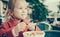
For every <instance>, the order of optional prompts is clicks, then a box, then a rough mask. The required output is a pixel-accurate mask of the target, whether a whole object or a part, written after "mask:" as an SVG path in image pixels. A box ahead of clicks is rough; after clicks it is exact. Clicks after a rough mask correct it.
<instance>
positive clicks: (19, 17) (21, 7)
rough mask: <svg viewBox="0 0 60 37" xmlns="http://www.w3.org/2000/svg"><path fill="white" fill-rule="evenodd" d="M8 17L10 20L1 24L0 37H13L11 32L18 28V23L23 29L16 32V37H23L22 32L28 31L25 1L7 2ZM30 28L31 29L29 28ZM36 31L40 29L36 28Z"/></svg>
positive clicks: (12, 0) (13, 0)
mask: <svg viewBox="0 0 60 37" xmlns="http://www.w3.org/2000/svg"><path fill="white" fill-rule="evenodd" d="M9 3H10V4H11V5H10V4H9V5H10V6H9V13H10V14H9V15H10V16H11V18H10V20H9V21H7V22H4V23H2V25H1V26H0V37H2V35H4V36H6V37H15V36H14V35H13V33H12V30H13V29H14V28H15V29H16V28H17V26H20V24H19V23H21V22H23V24H24V27H23V29H22V30H21V29H20V30H18V31H17V32H18V37H23V34H22V33H23V32H26V31H30V30H31V29H29V25H28V24H29V23H30V22H27V21H26V19H25V18H26V16H27V14H28V10H29V7H28V4H27V3H26V1H25V0H9ZM30 28H31V27H30ZM35 30H36V31H40V29H39V28H38V27H37V26H36V27H35Z"/></svg>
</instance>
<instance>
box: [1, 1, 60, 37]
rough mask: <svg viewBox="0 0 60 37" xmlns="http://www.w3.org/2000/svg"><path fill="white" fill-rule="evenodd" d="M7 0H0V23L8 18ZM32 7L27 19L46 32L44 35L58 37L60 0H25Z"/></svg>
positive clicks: (59, 30)
mask: <svg viewBox="0 0 60 37" xmlns="http://www.w3.org/2000/svg"><path fill="white" fill-rule="evenodd" d="M8 2H9V0H0V24H1V23H2V22H6V21H7V20H8V16H6V14H5V13H6V12H7V10H8ZM26 2H27V3H29V6H30V8H31V9H32V11H30V12H32V13H31V14H28V16H27V19H28V20H29V21H30V22H33V23H36V25H37V26H38V27H39V28H40V29H41V30H42V31H45V32H46V36H45V37H60V0H26Z"/></svg>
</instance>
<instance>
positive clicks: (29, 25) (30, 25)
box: [28, 23, 36, 31]
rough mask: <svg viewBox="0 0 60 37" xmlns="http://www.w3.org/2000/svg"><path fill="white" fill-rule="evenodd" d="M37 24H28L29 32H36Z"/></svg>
mask: <svg viewBox="0 0 60 37" xmlns="http://www.w3.org/2000/svg"><path fill="white" fill-rule="evenodd" d="M35 25H36V24H35V23H29V24H28V27H29V30H32V31H34V30H35Z"/></svg>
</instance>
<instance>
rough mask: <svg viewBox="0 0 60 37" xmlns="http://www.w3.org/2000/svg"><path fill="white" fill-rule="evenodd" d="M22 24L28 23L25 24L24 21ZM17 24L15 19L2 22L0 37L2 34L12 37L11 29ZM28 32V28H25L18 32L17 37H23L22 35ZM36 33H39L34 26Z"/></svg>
mask: <svg viewBox="0 0 60 37" xmlns="http://www.w3.org/2000/svg"><path fill="white" fill-rule="evenodd" d="M24 22H25V23H26V24H28V23H29V22H27V21H26V20H24ZM18 23H19V22H18V21H17V20H16V19H13V18H11V19H10V20H9V21H8V22H4V23H2V25H1V26H0V37H2V34H4V35H5V36H6V37H14V36H13V34H12V29H13V27H14V26H16V25H17V24H18ZM26 31H28V28H27V27H25V29H24V31H20V32H19V36H18V37H23V35H22V33H23V32H26ZM36 31H40V29H39V28H38V27H37V26H36Z"/></svg>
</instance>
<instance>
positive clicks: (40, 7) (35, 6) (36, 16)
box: [26, 0, 48, 21]
mask: <svg viewBox="0 0 60 37" xmlns="http://www.w3.org/2000/svg"><path fill="white" fill-rule="evenodd" d="M26 1H27V2H28V3H29V4H30V6H31V8H32V14H31V18H32V19H33V21H35V20H38V21H45V20H46V15H48V9H47V8H46V7H45V5H44V4H43V3H41V2H40V1H39V0H26Z"/></svg>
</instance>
